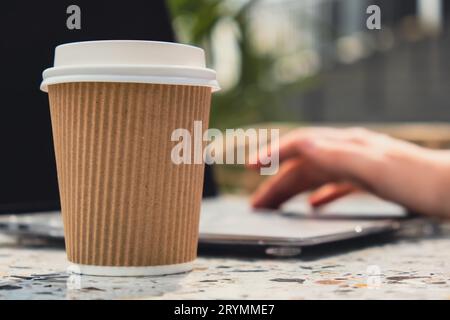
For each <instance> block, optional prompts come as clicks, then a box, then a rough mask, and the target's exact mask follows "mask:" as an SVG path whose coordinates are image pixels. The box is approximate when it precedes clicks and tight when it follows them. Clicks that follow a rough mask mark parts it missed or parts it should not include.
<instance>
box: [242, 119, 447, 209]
mask: <svg viewBox="0 0 450 320" xmlns="http://www.w3.org/2000/svg"><path fill="white" fill-rule="evenodd" d="M271 148H278V149H279V154H280V163H281V167H280V170H279V172H278V174H276V175H275V176H272V177H270V178H269V179H268V180H266V181H265V182H264V183H263V184H262V185H261V186H260V187H259V189H258V190H257V191H256V192H255V193H254V195H253V198H252V205H253V206H254V207H269V208H277V207H279V206H280V205H281V204H282V203H283V202H284V201H286V200H288V199H289V198H291V197H292V196H294V195H296V194H298V193H301V192H304V191H310V190H315V189H317V191H316V192H315V193H313V194H312V196H311V197H310V202H311V204H312V205H313V206H319V205H322V204H324V203H327V202H330V201H332V200H334V199H336V198H339V197H342V196H343V195H346V194H348V193H350V192H352V191H354V190H357V189H363V190H366V191H369V192H371V193H373V194H375V195H377V196H380V197H382V198H384V199H387V200H391V201H394V202H397V203H400V204H402V205H404V206H406V207H408V208H409V209H412V210H415V211H418V212H421V213H424V214H428V215H435V216H437V215H440V216H444V215H445V216H449V217H450V195H448V194H447V193H449V194H450V152H449V151H436V150H430V149H425V148H422V147H419V146H417V145H414V144H411V143H407V142H404V141H401V140H396V139H393V138H391V137H389V136H387V135H383V134H379V133H375V132H371V131H369V130H366V129H362V128H350V129H333V128H306V129H297V130H295V131H293V132H291V133H289V134H288V135H286V136H285V137H283V138H282V139H281V141H280V143H279V145H275V144H274V145H272V146H271ZM260 154H265V152H261V153H260ZM261 162H262V163H264V159H258V162H257V163H258V164H256V165H249V167H252V168H255V169H257V168H259V167H260V166H261V165H260V164H259V163H261Z"/></svg>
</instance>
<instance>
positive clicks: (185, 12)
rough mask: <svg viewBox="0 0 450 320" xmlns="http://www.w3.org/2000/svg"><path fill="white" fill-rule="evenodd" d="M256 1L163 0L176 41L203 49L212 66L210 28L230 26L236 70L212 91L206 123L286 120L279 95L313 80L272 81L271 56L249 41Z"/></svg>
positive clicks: (228, 125)
mask: <svg viewBox="0 0 450 320" xmlns="http://www.w3.org/2000/svg"><path fill="white" fill-rule="evenodd" d="M258 2H259V0H248V1H244V0H240V1H236V0H168V4H169V8H170V10H171V13H172V17H173V21H174V27H175V31H176V33H177V35H178V36H179V38H180V40H181V41H183V42H185V43H190V44H193V45H197V46H200V47H202V48H204V49H205V51H206V55H207V57H208V58H209V60H208V64H209V65H213V62H214V61H215V59H217V58H216V57H215V56H214V50H213V41H214V39H213V37H214V35H213V34H214V30H215V28H216V27H217V26H218V25H219V24H220V23H221V22H222V21H225V19H226V20H227V21H228V22H232V23H233V24H234V26H235V29H236V43H237V47H238V54H239V57H240V70H239V74H238V77H237V80H236V82H235V84H234V85H233V86H232V87H231V88H228V89H227V90H223V91H220V92H219V93H218V94H215V95H214V98H213V105H212V109H211V124H210V125H211V126H212V127H216V128H221V129H224V128H233V127H239V126H244V125H249V124H251V123H257V122H266V121H271V122H273V121H284V120H292V115H291V114H290V113H289V111H287V110H288V109H287V108H285V107H284V105H285V98H286V97H289V95H290V94H291V93H292V92H298V90H301V89H304V88H305V86H309V85H311V84H313V83H314V82H315V79H314V78H303V79H299V80H298V81H295V82H293V83H289V84H284V83H283V84H281V83H278V82H277V81H275V80H274V66H275V63H276V61H277V58H276V57H275V56H273V55H271V54H263V53H260V52H258V51H257V50H256V49H255V48H254V45H253V44H252V41H251V30H250V23H249V12H250V10H251V9H252V8H253V7H254V6H255V5H256V4H257V3H258Z"/></svg>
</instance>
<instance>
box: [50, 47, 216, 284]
mask: <svg viewBox="0 0 450 320" xmlns="http://www.w3.org/2000/svg"><path fill="white" fill-rule="evenodd" d="M124 59H128V60H127V61H125V64H124V61H123V60H124ZM103 62H105V63H103ZM177 75H178V76H177ZM41 89H42V90H44V91H48V96H49V101H50V113H51V121H52V128H53V140H54V146H55V154H56V163H57V171H58V182H59V190H60V198H61V209H62V215H63V222H64V233H65V241H66V250H67V256H68V259H69V261H71V262H72V263H73V265H72V267H71V268H70V270H69V271H71V272H74V273H79V274H90V275H104V276H142V275H162V274H171V273H179V272H185V271H188V270H190V269H191V268H192V265H191V262H192V261H193V260H195V258H196V255H197V242H198V227H199V215H200V204H201V197H202V188H203V170H204V165H203V164H193V163H192V164H174V163H173V162H172V159H171V153H172V148H173V147H174V146H175V145H176V144H177V143H179V142H173V141H171V135H172V132H173V131H174V130H176V129H180V128H181V129H187V130H188V131H189V132H190V133H191V135H193V134H194V122H195V121H201V122H202V124H203V128H204V129H207V128H208V119H209V109H210V102H211V92H212V91H213V90H217V89H218V85H217V82H216V81H215V73H214V71H212V70H210V69H206V68H204V55H203V51H202V50H201V49H199V48H194V47H189V46H183V45H177V44H168V43H161V42H146V41H95V42H84V43H75V44H69V45H63V46H60V47H57V49H56V53H55V66H54V67H53V68H51V69H47V70H46V71H45V72H44V81H43V83H42V85H41ZM193 139H194V138H192V140H193ZM193 149H194V148H193V147H192V150H193ZM192 158H194V156H193V155H192Z"/></svg>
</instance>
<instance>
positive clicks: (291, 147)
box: [247, 127, 341, 169]
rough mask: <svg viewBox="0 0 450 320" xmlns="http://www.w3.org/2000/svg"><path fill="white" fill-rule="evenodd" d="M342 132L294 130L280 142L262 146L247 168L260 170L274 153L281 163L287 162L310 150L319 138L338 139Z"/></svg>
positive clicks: (251, 157) (316, 129)
mask: <svg viewBox="0 0 450 320" xmlns="http://www.w3.org/2000/svg"><path fill="white" fill-rule="evenodd" d="M340 132H341V130H338V129H334V128H319V127H315V128H301V129H297V130H294V131H292V132H290V133H288V134H286V135H285V136H283V137H282V138H281V139H280V141H271V143H270V144H267V145H265V146H262V147H261V148H260V149H259V150H258V152H257V153H253V154H251V155H250V157H249V163H248V164H247V167H248V168H250V169H259V168H260V167H261V166H264V164H266V163H268V162H270V158H271V157H272V153H273V152H277V153H278V155H277V156H278V158H279V161H280V162H283V161H286V160H288V159H291V158H293V157H296V156H299V155H301V153H302V149H303V148H308V146H309V142H310V141H311V140H313V139H314V137H317V138H333V137H334V138H336V137H337V136H340V134H339V133H340Z"/></svg>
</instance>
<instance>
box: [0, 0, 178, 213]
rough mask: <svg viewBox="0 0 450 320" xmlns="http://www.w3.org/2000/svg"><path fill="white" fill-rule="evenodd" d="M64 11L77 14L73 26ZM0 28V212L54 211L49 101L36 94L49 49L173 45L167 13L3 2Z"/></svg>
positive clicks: (101, 0) (138, 6) (135, 5)
mask: <svg viewBox="0 0 450 320" xmlns="http://www.w3.org/2000/svg"><path fill="white" fill-rule="evenodd" d="M71 5H76V6H77V8H78V9H79V12H78V14H79V20H78V21H77V23H75V24H74V23H73V21H70V19H69V18H70V17H71V15H72V14H73V13H75V11H73V7H72V8H69V7H70V6H71ZM78 9H77V10H78ZM0 25H1V26H0V28H1V30H2V31H3V32H2V38H1V40H0V43H1V52H2V53H1V59H2V77H1V86H0V90H1V107H0V150H1V151H0V213H1V212H21V211H41V210H53V209H59V196H58V186H57V177H56V169H55V157H54V152H53V144H52V133H51V124H50V114H49V107H48V100H47V99H48V97H47V94H45V93H43V92H41V91H40V90H39V85H40V82H41V80H42V71H43V70H44V69H45V68H48V67H50V66H52V64H53V54H54V49H55V47H56V46H57V45H59V44H62V43H67V42H74V41H84V40H102V39H136V40H159V41H173V40H174V35H173V32H172V29H171V25H170V20H169V16H168V12H167V9H166V6H165V3H164V1H155V0H152V1H149V0H127V1H106V0H96V1H92V0H90V1H89V0H84V1H79V0H70V1H67V0H58V1H52V0H41V1H27V2H26V3H24V2H23V1H8V2H5V3H3V4H2V10H1V11H0Z"/></svg>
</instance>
